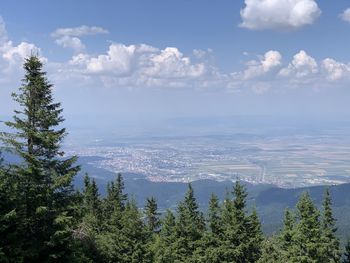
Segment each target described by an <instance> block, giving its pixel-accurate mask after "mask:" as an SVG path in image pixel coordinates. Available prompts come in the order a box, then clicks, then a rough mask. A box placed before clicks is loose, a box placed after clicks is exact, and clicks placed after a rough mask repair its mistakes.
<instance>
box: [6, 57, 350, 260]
mask: <svg viewBox="0 0 350 263" xmlns="http://www.w3.org/2000/svg"><path fill="white" fill-rule="evenodd" d="M42 67H43V64H42V62H41V61H40V59H39V58H38V57H36V56H31V57H29V58H28V59H26V61H25V64H24V70H25V76H24V78H23V83H22V86H21V87H20V89H19V92H18V93H17V94H14V95H13V97H14V100H15V101H16V102H17V103H18V105H19V107H18V109H17V110H16V111H15V116H14V118H13V120H12V121H11V122H7V123H6V124H7V126H9V127H10V128H12V133H2V134H1V139H2V141H3V143H4V144H5V146H6V149H7V150H11V151H12V152H13V153H14V154H15V155H17V156H18V158H19V159H20V160H21V162H18V163H13V164H6V165H5V164H2V165H1V169H0V205H1V206H0V261H1V262H135V263H136V262H164V263H171V262H213V263H214V262H242V263H243V262H341V253H342V252H341V248H340V244H339V240H338V238H337V236H336V234H335V233H336V220H335V219H334V216H333V211H332V201H331V196H330V192H329V190H328V189H326V190H325V191H324V194H323V198H322V200H323V201H322V209H318V208H317V206H316V205H315V204H314V202H313V200H312V199H311V198H310V196H309V194H308V193H307V192H304V193H303V194H302V195H301V196H300V198H299V201H298V203H297V205H296V207H295V208H294V209H292V210H290V209H287V210H285V212H284V214H285V216H284V225H283V227H282V230H281V231H280V232H278V233H276V234H275V235H274V236H269V237H266V236H264V235H263V233H262V229H261V223H260V220H259V216H258V213H257V212H256V209H248V207H247V198H248V196H247V191H246V189H245V187H244V186H243V185H242V184H241V183H240V182H236V183H235V184H234V186H233V187H232V189H228V191H227V193H225V198H224V201H223V202H220V201H219V199H218V197H217V196H216V195H214V194H213V195H211V197H210V200H208V204H209V205H208V207H209V209H208V212H207V213H205V214H204V213H202V212H201V211H200V209H199V205H198V202H197V200H196V198H195V193H194V190H195V189H193V187H192V185H191V184H189V185H188V188H187V192H186V194H185V195H184V197H183V198H182V200H181V201H179V202H178V204H177V206H176V208H175V210H173V211H172V210H167V211H166V212H165V213H164V214H162V215H160V213H159V211H158V207H157V200H156V199H155V198H153V197H149V198H147V199H146V200H144V203H145V204H144V209H142V210H140V209H139V208H138V206H137V204H136V202H135V200H134V199H133V198H132V197H130V195H127V194H125V189H124V181H123V178H122V176H121V175H120V174H119V175H118V176H117V178H116V179H115V180H114V181H112V182H110V183H109V184H108V185H107V188H106V193H107V194H106V196H105V197H100V196H99V191H98V187H97V184H96V182H95V181H94V180H93V179H91V178H89V177H88V176H86V177H85V179H84V187H83V189H82V190H81V191H76V190H74V187H73V179H74V177H75V176H76V174H77V173H78V171H79V166H78V165H77V164H76V159H77V157H71V158H65V157H64V153H63V152H62V150H61V143H62V140H63V139H64V136H65V135H66V130H65V129H64V128H62V122H63V120H64V119H63V117H62V108H61V106H60V104H59V103H56V102H55V101H54V99H53V94H52V88H53V86H52V84H51V83H50V82H49V81H48V80H47V78H46V74H45V72H44V71H43V69H42ZM346 248H347V251H346V253H345V254H344V258H343V260H344V262H350V244H348V246H347V247H346Z"/></svg>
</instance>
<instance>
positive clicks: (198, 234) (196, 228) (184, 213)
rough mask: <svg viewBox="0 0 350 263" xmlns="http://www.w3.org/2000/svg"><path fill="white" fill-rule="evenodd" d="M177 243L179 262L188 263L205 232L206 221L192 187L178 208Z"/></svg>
mask: <svg viewBox="0 0 350 263" xmlns="http://www.w3.org/2000/svg"><path fill="white" fill-rule="evenodd" d="M177 213H178V217H177V220H176V237H177V239H176V242H175V249H176V251H177V255H176V256H177V260H178V261H181V262H188V261H190V260H192V255H193V253H194V251H195V249H196V246H197V245H198V242H199V241H200V239H201V238H202V235H203V233H204V231H205V220H204V216H203V214H202V213H201V212H200V211H199V207H198V204H197V201H196V198H195V197H194V192H193V188H192V185H191V184H189V185H188V190H187V193H186V195H185V198H184V200H183V201H182V202H180V203H179V205H178V208H177Z"/></svg>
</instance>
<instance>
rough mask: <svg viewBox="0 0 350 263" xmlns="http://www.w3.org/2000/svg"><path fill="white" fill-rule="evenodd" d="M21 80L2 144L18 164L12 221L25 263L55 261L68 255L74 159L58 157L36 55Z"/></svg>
mask: <svg viewBox="0 0 350 263" xmlns="http://www.w3.org/2000/svg"><path fill="white" fill-rule="evenodd" d="M24 70H25V75H24V78H23V81H22V86H21V87H20V89H19V93H14V94H13V98H14V100H15V101H16V102H17V103H18V104H19V107H20V108H19V109H18V110H15V115H14V117H13V121H10V122H6V125H7V126H8V127H9V128H11V129H12V130H13V133H3V134H2V139H3V141H4V142H5V143H6V144H7V146H8V147H10V148H11V149H12V150H13V151H14V152H15V153H16V154H17V155H18V156H19V157H20V158H21V160H22V162H21V163H20V164H16V165H15V164H14V165H12V166H11V174H12V175H14V176H16V177H17V178H16V180H17V182H18V186H17V190H18V191H17V192H16V194H17V204H16V206H17V207H16V214H17V220H18V221H19V222H20V227H19V228H18V231H19V232H20V236H21V238H19V239H18V240H17V241H18V242H19V243H21V245H20V246H21V249H22V251H23V253H22V254H23V258H24V261H25V262H45V261H49V260H51V261H61V262H62V260H65V259H67V257H68V256H69V255H70V253H69V251H68V250H69V248H68V245H69V244H70V242H69V240H70V236H71V231H70V230H71V210H70V208H71V205H72V204H71V202H72V198H71V197H72V195H73V187H72V179H73V177H74V175H75V174H76V173H77V172H78V170H79V167H77V166H74V163H75V161H76V157H71V158H62V157H63V155H64V153H63V152H62V150H61V142H62V140H63V138H64V137H65V135H66V130H65V129H64V128H61V127H59V125H60V124H61V123H62V122H63V120H64V119H63V117H62V116H61V113H62V109H61V108H60V103H56V102H54V99H53V95H52V88H53V85H52V84H51V83H50V82H49V81H48V80H47V78H46V73H45V72H44V71H43V64H42V62H41V61H40V59H39V57H38V56H35V55H32V56H30V57H29V58H27V59H26V60H25V63H24Z"/></svg>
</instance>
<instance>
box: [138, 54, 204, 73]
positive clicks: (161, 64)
mask: <svg viewBox="0 0 350 263" xmlns="http://www.w3.org/2000/svg"><path fill="white" fill-rule="evenodd" d="M149 62H150V64H149V66H148V67H146V68H145V69H144V73H145V74H147V75H148V76H151V77H155V78H186V77H190V78H196V77H199V76H201V75H203V74H204V72H205V66H204V64H201V63H199V64H192V63H191V60H190V58H189V57H184V55H183V54H182V53H181V52H180V51H179V50H178V49H177V48H175V47H167V48H165V49H164V50H161V52H160V53H159V54H153V55H152V56H151V57H150V61H149Z"/></svg>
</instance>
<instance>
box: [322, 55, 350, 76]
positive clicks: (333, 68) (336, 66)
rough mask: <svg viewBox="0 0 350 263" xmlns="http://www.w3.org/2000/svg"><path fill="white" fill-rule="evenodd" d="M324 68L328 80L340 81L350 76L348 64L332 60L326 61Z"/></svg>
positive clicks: (323, 64)
mask: <svg viewBox="0 0 350 263" xmlns="http://www.w3.org/2000/svg"><path fill="white" fill-rule="evenodd" d="M322 66H323V68H324V69H325V71H326V73H327V79H328V80H332V81H334V80H339V79H341V78H344V77H346V76H349V73H350V66H349V65H348V64H344V63H341V62H338V61H336V60H334V59H332V58H326V59H324V60H323V61H322Z"/></svg>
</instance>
